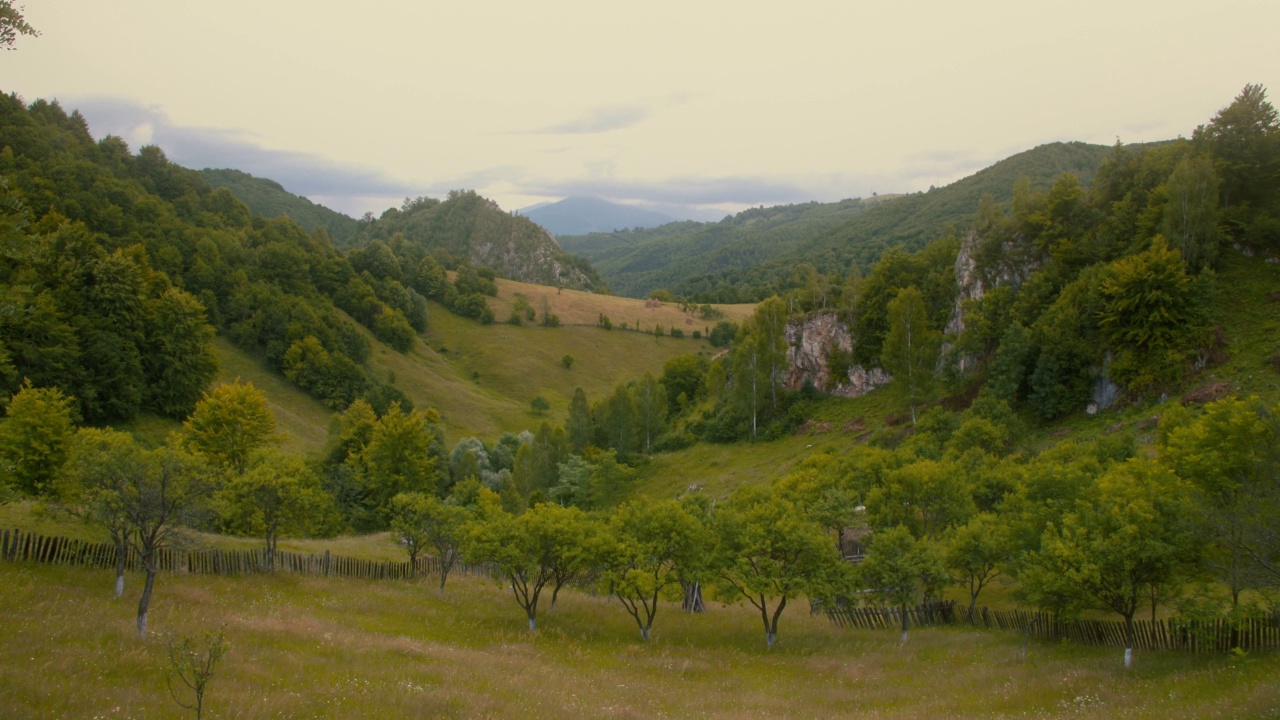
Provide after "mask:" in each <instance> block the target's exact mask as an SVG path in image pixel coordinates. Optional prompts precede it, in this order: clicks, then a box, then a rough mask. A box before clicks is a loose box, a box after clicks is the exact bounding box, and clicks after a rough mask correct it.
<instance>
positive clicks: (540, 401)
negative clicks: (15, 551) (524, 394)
mask: <svg viewBox="0 0 1280 720" xmlns="http://www.w3.org/2000/svg"><path fill="white" fill-rule="evenodd" d="M529 408H530V409H531V410H533V414H534V415H545V414H546V413H547V411H548V410H550V409H551V403H550V402H548V401H547V399H546V398H544V397H542V396H541V395H537V396H535V397H534V398H533V399H532V400H530V401H529Z"/></svg>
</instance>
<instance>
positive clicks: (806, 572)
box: [713, 486, 845, 648]
mask: <svg viewBox="0 0 1280 720" xmlns="http://www.w3.org/2000/svg"><path fill="white" fill-rule="evenodd" d="M713 521H714V527H715V533H716V551H715V561H714V566H715V567H716V568H717V574H718V577H719V581H720V582H719V583H718V585H717V588H718V590H719V591H720V594H721V595H722V596H723V597H725V598H726V599H730V600H736V599H742V598H745V599H746V600H747V602H749V603H751V604H752V605H753V606H754V607H755V608H756V609H757V610H759V611H760V619H761V620H762V621H763V623H764V635H765V644H766V645H767V646H768V647H769V648H772V647H773V645H774V643H775V642H776V641H777V639H778V619H779V618H780V617H781V616H782V611H783V610H785V609H786V607H787V602H788V601H789V600H793V599H795V598H797V597H799V596H800V595H808V596H809V597H829V596H831V595H832V594H834V590H835V587H836V586H837V585H838V584H839V576H840V574H841V572H842V571H843V570H844V568H845V566H844V564H843V562H842V561H841V560H840V557H839V555H838V554H837V553H836V551H835V547H834V546H833V545H832V543H831V541H830V539H829V538H828V537H827V533H826V531H825V530H823V528H822V526H821V525H819V524H818V523H816V522H814V521H813V520H811V519H809V518H807V517H805V516H804V515H803V514H802V513H801V512H800V510H799V509H798V508H797V507H796V506H795V505H794V504H793V503H791V502H789V501H787V500H784V499H782V498H781V497H779V496H778V494H777V492H776V491H775V490H772V489H765V488H756V487H751V486H740V487H739V488H738V489H737V490H735V491H734V493H733V495H732V496H730V498H729V500H728V501H727V502H726V503H724V504H723V505H721V506H720V507H719V508H717V509H716V513H715V515H714V517H713Z"/></svg>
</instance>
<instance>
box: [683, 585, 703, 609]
mask: <svg viewBox="0 0 1280 720" xmlns="http://www.w3.org/2000/svg"><path fill="white" fill-rule="evenodd" d="M680 585H681V586H683V587H684V601H683V602H681V603H680V609H681V610H684V611H685V612H688V613H701V612H706V610H707V607H706V605H704V604H703V602H702V583H699V582H691V583H688V582H684V581H683V580H681V581H680Z"/></svg>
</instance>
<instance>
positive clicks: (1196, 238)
mask: <svg viewBox="0 0 1280 720" xmlns="http://www.w3.org/2000/svg"><path fill="white" fill-rule="evenodd" d="M1164 192H1165V195H1166V196H1167V197H1168V199H1167V200H1166V201H1165V206H1164V213H1163V216H1162V222H1161V232H1162V233H1163V234H1164V237H1165V239H1166V240H1168V241H1169V243H1170V245H1171V246H1172V247H1174V248H1176V249H1178V250H1179V251H1181V253H1182V260H1183V261H1184V262H1185V263H1186V264H1187V268H1188V269H1189V270H1190V271H1191V272H1193V273H1197V272H1200V271H1201V270H1203V269H1205V268H1206V267H1209V266H1210V265H1212V264H1213V261H1214V258H1216V257H1217V254H1218V176H1217V174H1216V173H1214V171H1213V159H1212V158H1210V157H1209V156H1207V155H1198V156H1195V157H1185V158H1183V159H1182V161H1181V162H1179V163H1178V166H1177V167H1176V168H1174V170H1173V174H1171V175H1170V176H1169V179H1168V180H1167V181H1166V182H1165V184H1164Z"/></svg>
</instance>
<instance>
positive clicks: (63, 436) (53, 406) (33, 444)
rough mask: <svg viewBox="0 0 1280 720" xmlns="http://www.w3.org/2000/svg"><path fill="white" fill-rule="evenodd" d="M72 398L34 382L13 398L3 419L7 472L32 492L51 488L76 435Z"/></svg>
mask: <svg viewBox="0 0 1280 720" xmlns="http://www.w3.org/2000/svg"><path fill="white" fill-rule="evenodd" d="M73 413H74V409H73V405H72V399H71V398H69V397H67V396H66V395H63V394H62V393H61V392H59V391H58V390H57V389H56V388H34V387H32V386H31V384H30V382H27V383H24V384H23V386H22V388H21V389H20V390H18V392H17V393H16V394H15V395H14V396H13V397H12V398H11V399H10V400H9V404H8V407H6V408H5V419H4V421H3V422H0V463H3V466H4V467H3V475H4V476H5V479H6V480H10V479H11V482H13V483H14V484H15V485H16V489H17V490H19V491H21V492H23V493H27V494H29V495H34V494H43V493H45V492H47V491H49V490H50V489H51V486H52V484H53V482H54V480H55V479H56V477H57V475H58V473H59V471H60V470H61V469H62V466H63V464H64V463H65V462H66V460H67V453H68V450H69V449H70V447H69V446H70V444H71V440H72V438H73V437H74V435H75V425H74V414H73Z"/></svg>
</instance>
